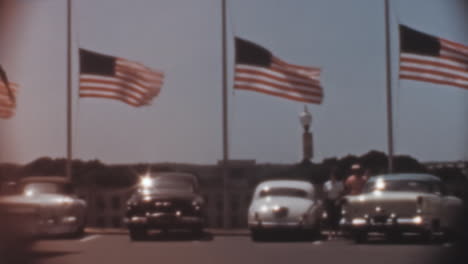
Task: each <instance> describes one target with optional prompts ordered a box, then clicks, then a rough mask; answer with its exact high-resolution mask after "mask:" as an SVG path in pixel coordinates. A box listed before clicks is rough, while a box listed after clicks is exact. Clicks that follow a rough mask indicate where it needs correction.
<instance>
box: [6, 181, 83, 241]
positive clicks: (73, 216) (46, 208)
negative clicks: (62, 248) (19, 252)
mask: <svg viewBox="0 0 468 264" xmlns="http://www.w3.org/2000/svg"><path fill="white" fill-rule="evenodd" d="M0 215H2V216H3V217H5V218H7V219H9V221H10V222H13V223H15V226H16V227H17V228H18V232H15V233H17V234H21V235H22V236H23V237H26V236H30V237H43V236H50V235H71V236H75V235H80V234H81V233H82V232H83V231H84V227H85V223H86V202H85V201H84V200H82V199H78V198H77V197H76V196H75V195H74V194H73V193H72V189H71V184H70V183H69V182H67V181H66V180H65V179H64V178H61V177H27V178H23V179H22V180H20V181H19V182H18V183H16V184H15V186H14V187H13V188H12V187H10V188H8V191H7V192H6V193H4V194H3V195H1V196H0Z"/></svg>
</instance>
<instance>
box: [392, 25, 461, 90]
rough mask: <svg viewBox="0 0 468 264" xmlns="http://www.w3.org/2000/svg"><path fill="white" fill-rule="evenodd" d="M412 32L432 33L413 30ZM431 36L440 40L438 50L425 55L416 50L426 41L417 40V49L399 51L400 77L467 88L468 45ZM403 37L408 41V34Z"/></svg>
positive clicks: (435, 39)
mask: <svg viewBox="0 0 468 264" xmlns="http://www.w3.org/2000/svg"><path fill="white" fill-rule="evenodd" d="M414 32H416V33H414ZM410 33H411V32H410ZM410 33H408V34H410ZM400 34H401V31H400ZM411 34H419V35H424V36H428V37H431V36H429V35H427V34H425V33H421V32H417V31H414V30H413V33H411ZM431 38H433V39H434V41H437V42H438V43H439V44H440V45H438V48H437V50H436V51H434V52H432V53H430V54H424V55H421V54H416V52H417V51H418V47H419V46H420V45H423V44H424V43H422V44H420V43H417V44H418V46H416V48H415V50H414V52H415V53H411V51H413V50H411V51H407V52H402V53H401V54H400V78H401V79H409V80H415V81H423V82H431V83H436V84H442V85H450V86H456V87H460V88H464V89H468V46H465V45H462V44H459V43H455V42H452V41H448V40H445V39H441V38H436V37H431ZM402 41H403V42H405V38H403V39H402Z"/></svg>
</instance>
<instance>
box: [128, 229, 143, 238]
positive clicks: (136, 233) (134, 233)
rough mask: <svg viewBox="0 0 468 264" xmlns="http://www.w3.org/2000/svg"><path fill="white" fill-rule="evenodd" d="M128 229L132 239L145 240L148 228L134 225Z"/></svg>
mask: <svg viewBox="0 0 468 264" xmlns="http://www.w3.org/2000/svg"><path fill="white" fill-rule="evenodd" d="M128 231H129V233H130V239H131V240H133V241H138V240H144V239H145V238H146V236H147V232H146V229H145V228H142V227H132V228H130V229H129V230H128Z"/></svg>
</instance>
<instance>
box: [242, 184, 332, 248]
mask: <svg viewBox="0 0 468 264" xmlns="http://www.w3.org/2000/svg"><path fill="white" fill-rule="evenodd" d="M322 213H323V209H322V202H321V201H319V200H318V199H316V198H315V191H314V186H313V185H312V184H311V183H309V182H306V181H299V180H269V181H265V182H262V183H260V184H259V185H258V186H257V188H256V189H255V192H254V194H253V198H252V202H251V204H250V207H249V211H248V226H249V229H250V231H251V236H252V239H253V240H262V239H263V238H265V236H266V235H268V233H271V232H272V231H298V233H297V234H308V235H310V236H314V235H318V234H319V232H320V222H321V216H322Z"/></svg>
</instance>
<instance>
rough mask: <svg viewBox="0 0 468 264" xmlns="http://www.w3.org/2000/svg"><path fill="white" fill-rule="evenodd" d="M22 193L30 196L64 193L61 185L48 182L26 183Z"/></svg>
mask: <svg viewBox="0 0 468 264" xmlns="http://www.w3.org/2000/svg"><path fill="white" fill-rule="evenodd" d="M23 191H24V192H25V193H30V194H38V193H47V194H62V193H65V192H66V191H65V187H64V186H63V185H62V184H56V183H50V182H37V183H36V182H35V183H27V184H25V185H24V188H23Z"/></svg>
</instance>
